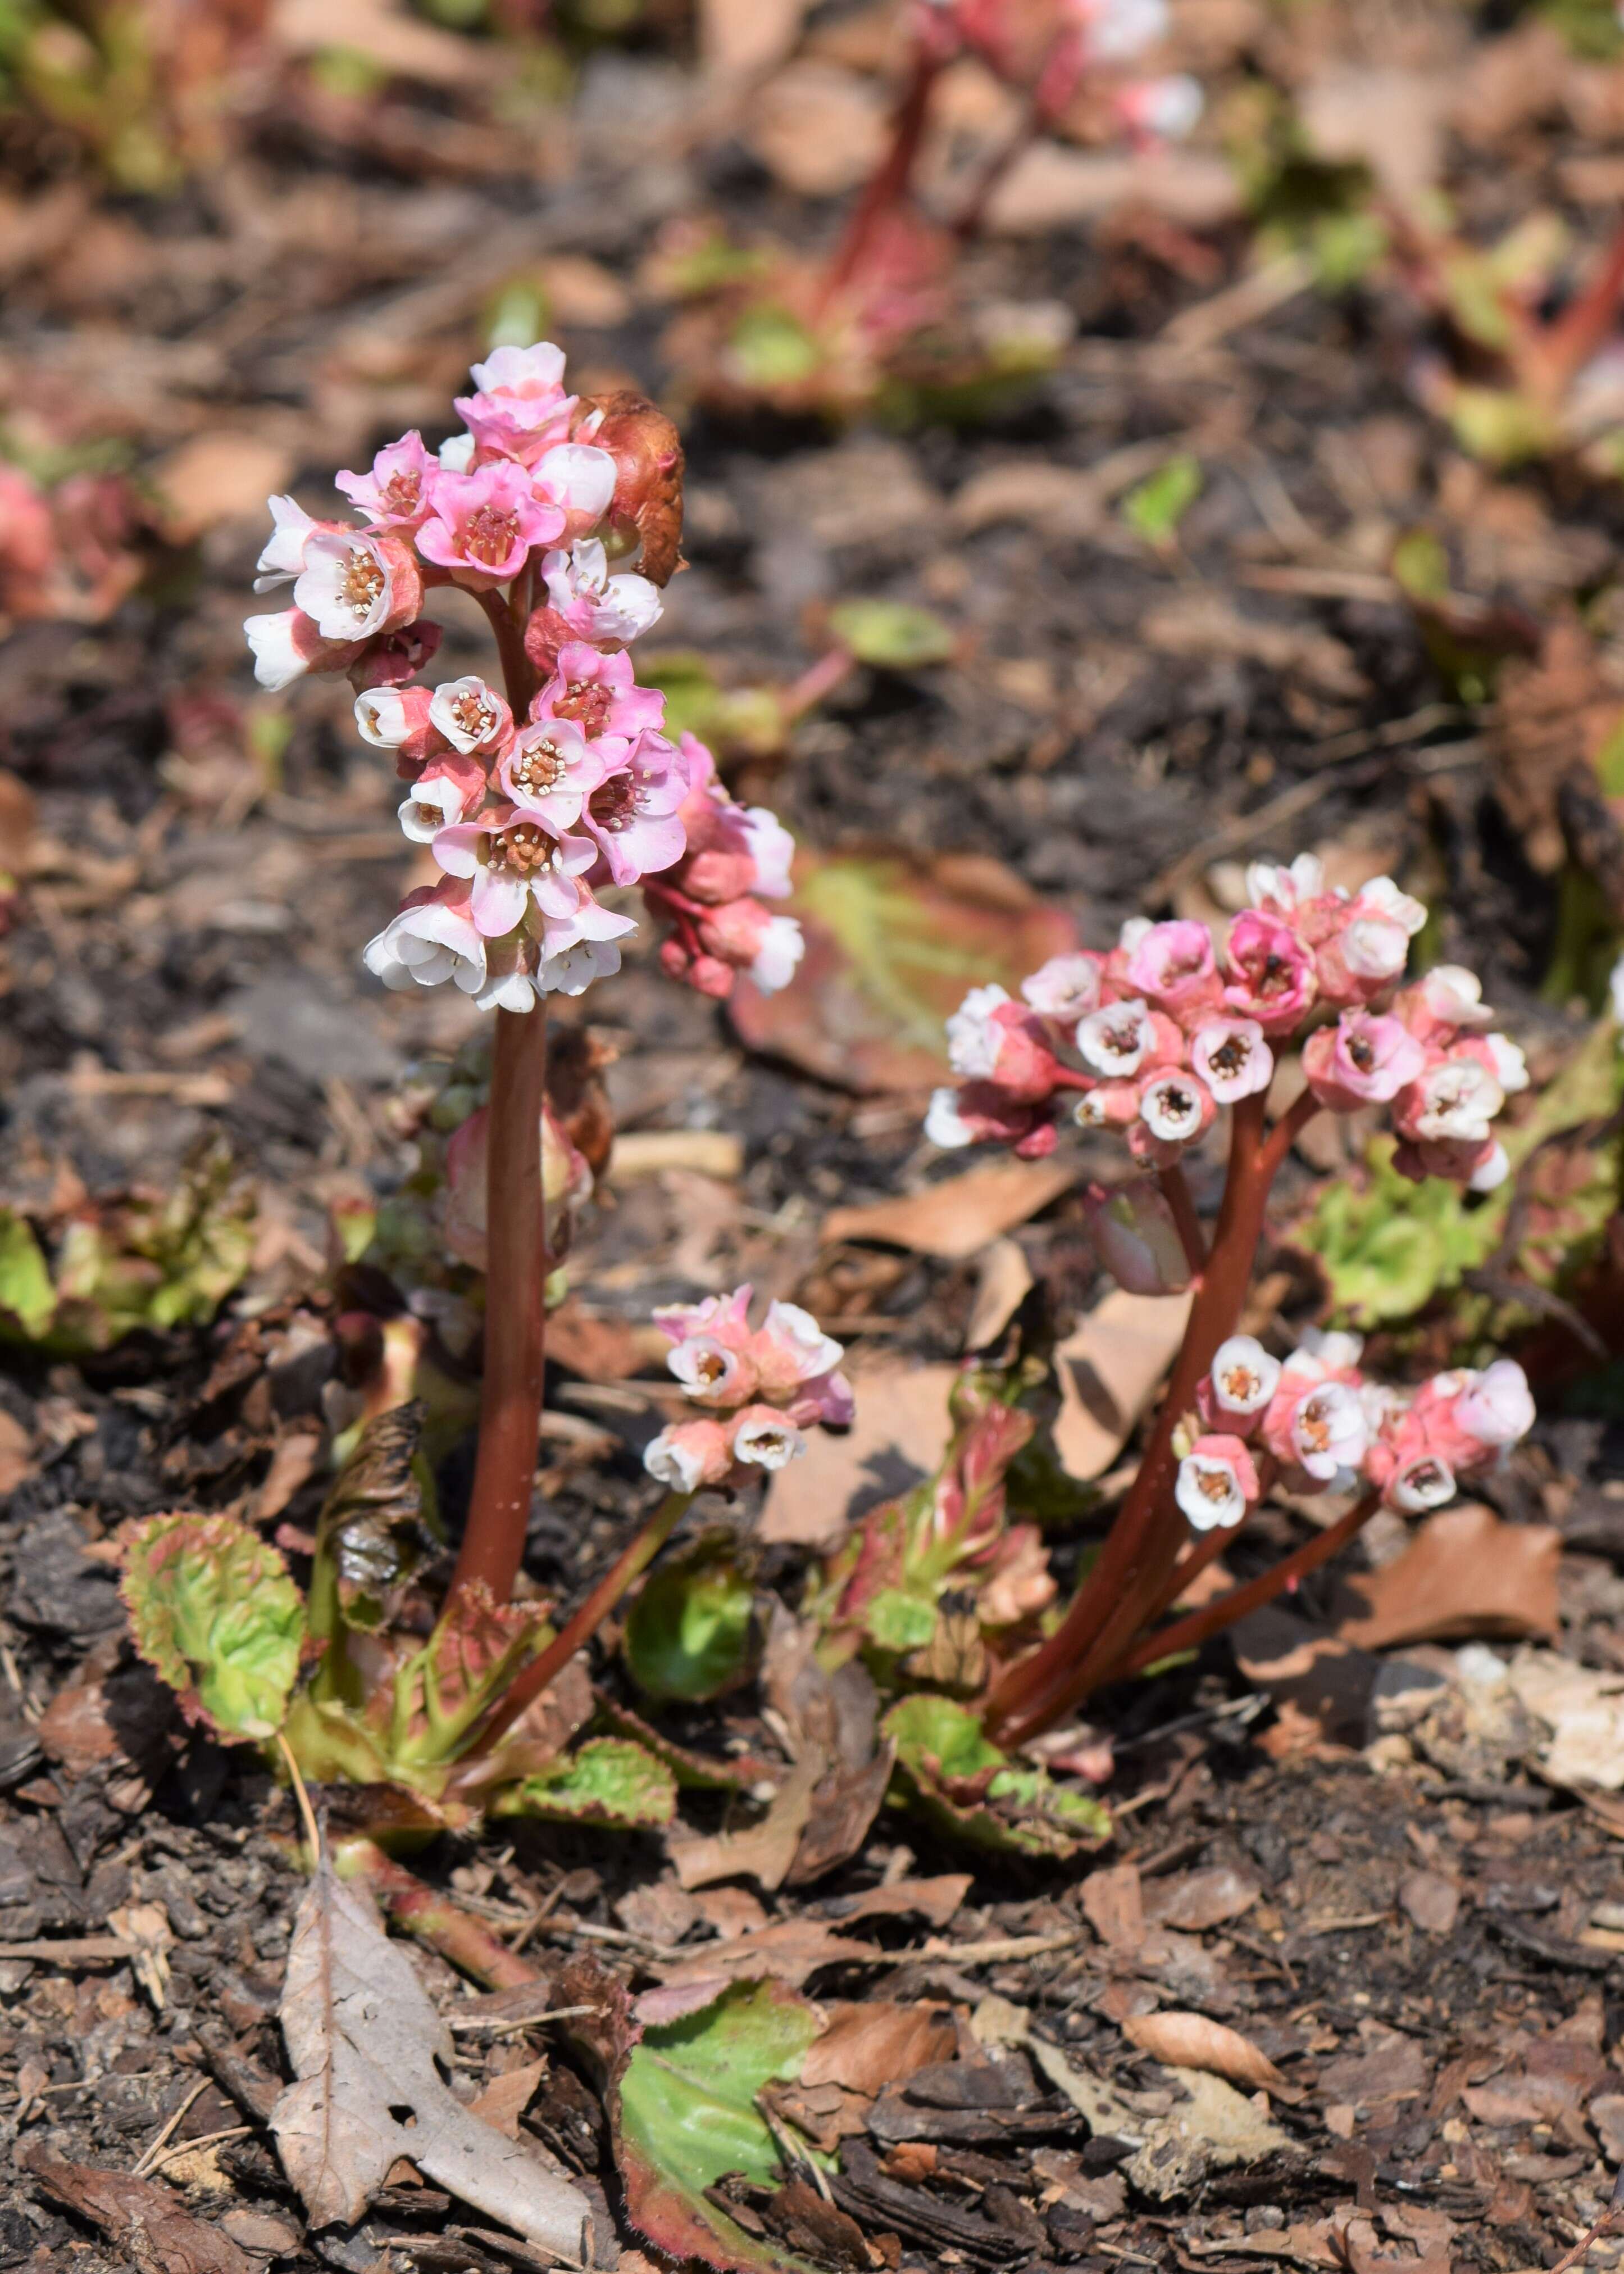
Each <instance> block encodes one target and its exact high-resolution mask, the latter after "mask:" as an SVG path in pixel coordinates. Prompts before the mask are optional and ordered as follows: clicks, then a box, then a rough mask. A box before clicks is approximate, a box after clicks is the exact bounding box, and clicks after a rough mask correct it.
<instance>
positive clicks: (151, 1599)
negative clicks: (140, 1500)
mask: <svg viewBox="0 0 1624 2274" xmlns="http://www.w3.org/2000/svg"><path fill="white" fill-rule="evenodd" d="M123 1537H124V1542H125V1558H124V1579H123V1582H122V1585H121V1586H120V1590H119V1592H120V1593H121V1594H122V1595H123V1597H124V1607H125V1608H126V1609H127V1610H128V1612H129V1614H130V1624H131V1629H132V1633H133V1636H134V1639H135V1646H136V1648H137V1650H138V1651H139V1653H140V1654H141V1656H142V1657H143V1658H144V1659H146V1660H147V1663H148V1665H150V1666H152V1667H154V1668H156V1670H157V1672H158V1673H159V1675H161V1676H162V1679H163V1680H164V1681H165V1682H167V1683H169V1687H170V1689H171V1690H174V1691H175V1692H176V1693H177V1696H178V1697H179V1698H180V1702H181V1708H182V1711H183V1712H184V1713H186V1714H187V1715H188V1717H189V1718H191V1719H192V1720H194V1721H207V1722H208V1723H209V1724H210V1725H211V1727H212V1728H214V1730H215V1731H216V1733H217V1734H218V1735H219V1736H222V1737H224V1738H226V1739H227V1740H228V1741H245V1740H248V1739H252V1738H262V1737H268V1736H273V1735H274V1733H275V1731H276V1730H277V1729H278V1728H281V1726H282V1720H283V1717H284V1715H285V1714H286V1713H287V1710H288V1698H289V1692H290V1691H291V1690H292V1688H293V1684H294V1681H295V1679H296V1677H297V1674H298V1669H299V1653H300V1650H301V1648H302V1646H303V1644H304V1640H305V1604H304V1600H303V1598H302V1597H301V1596H300V1594H299V1591H298V1589H297V1587H296V1586H295V1585H294V1584H293V1582H292V1580H291V1579H290V1578H289V1577H288V1567H287V1565H286V1564H285V1563H284V1562H283V1561H282V1557H281V1555H279V1554H278V1553H277V1551H276V1549H275V1548H274V1547H271V1546H270V1545H269V1544H268V1542H267V1541H266V1540H261V1539H260V1538H259V1534H258V1532H251V1531H250V1530H249V1529H248V1527H247V1525H244V1524H239V1523H238V1522H237V1518H236V1517H232V1516H188V1515H184V1514H177V1515H173V1516H154V1517H147V1519H146V1521H145V1522H142V1523H139V1524H135V1525H130V1526H127V1527H126V1528H125V1531H124V1534H123Z"/></svg>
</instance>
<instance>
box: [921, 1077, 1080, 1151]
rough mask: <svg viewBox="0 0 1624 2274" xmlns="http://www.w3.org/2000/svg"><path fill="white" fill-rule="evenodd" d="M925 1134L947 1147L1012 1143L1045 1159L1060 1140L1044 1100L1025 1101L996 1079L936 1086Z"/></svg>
mask: <svg viewBox="0 0 1624 2274" xmlns="http://www.w3.org/2000/svg"><path fill="white" fill-rule="evenodd" d="M925 1134H926V1136H927V1137H928V1138H929V1140H930V1141H931V1143H932V1144H933V1145H939V1146H941V1148H943V1150H944V1152H951V1151H953V1150H955V1149H956V1148H958V1147H959V1146H961V1145H994V1144H1003V1145H1011V1146H1013V1147H1014V1148H1015V1150H1016V1152H1017V1153H1018V1154H1019V1156H1021V1158H1022V1159H1023V1160H1027V1161H1036V1160H1041V1159H1043V1158H1044V1157H1045V1156H1047V1155H1048V1154H1050V1153H1052V1152H1053V1151H1054V1149H1055V1147H1056V1143H1057V1142H1058V1141H1059V1133H1058V1132H1057V1131H1056V1127H1055V1126H1054V1123H1053V1122H1052V1121H1051V1120H1050V1119H1049V1116H1048V1113H1047V1111H1046V1109H1045V1107H1044V1106H1041V1105H1021V1104H1019V1103H1017V1101H1016V1100H1015V1099H1014V1098H1012V1097H1011V1096H1010V1094H1009V1092H1008V1091H1007V1090H1005V1089H1000V1088H999V1087H998V1085H997V1084H996V1082H991V1081H970V1082H966V1084H965V1086H964V1088H962V1089H937V1090H933V1091H932V1093H931V1098H930V1110H929V1112H928V1113H927V1114H926V1116H925Z"/></svg>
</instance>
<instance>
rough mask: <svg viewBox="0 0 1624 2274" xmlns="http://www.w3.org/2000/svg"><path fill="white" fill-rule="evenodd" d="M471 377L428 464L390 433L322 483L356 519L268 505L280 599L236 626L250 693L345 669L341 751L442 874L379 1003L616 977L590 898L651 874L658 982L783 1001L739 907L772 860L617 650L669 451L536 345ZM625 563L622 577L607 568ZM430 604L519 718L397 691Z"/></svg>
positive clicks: (629, 927)
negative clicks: (453, 623) (584, 389)
mask: <svg viewBox="0 0 1624 2274" xmlns="http://www.w3.org/2000/svg"><path fill="white" fill-rule="evenodd" d="M472 376H473V381H474V386H475V388H476V390H477V391H476V392H475V393H474V394H472V395H464V396H460V397H458V399H457V403H456V408H457V410H459V411H460V412H461V414H462V418H463V419H464V420H465V422H466V431H465V432H464V433H461V434H458V435H456V436H455V437H454V438H453V440H450V441H449V442H447V443H446V444H445V445H444V446H443V447H442V448H440V450H439V451H438V452H434V451H432V450H430V449H429V448H427V446H426V445H425V442H424V440H423V439H422V437H421V435H419V434H417V433H410V434H408V435H405V436H404V437H403V438H402V440H400V441H398V442H392V443H390V444H389V445H388V446H387V448H384V449H382V450H380V452H379V453H378V455H377V456H376V457H375V458H374V460H373V461H372V465H371V467H370V468H369V469H368V470H367V471H365V473H358V474H357V473H342V474H340V475H339V476H338V478H337V486H338V487H339V489H340V490H341V491H342V493H344V495H345V496H346V497H347V498H349V500H350V503H351V504H352V505H353V506H354V507H355V508H356V509H357V512H358V513H359V514H360V515H361V516H363V521H362V523H361V524H359V525H357V523H354V522H348V521H337V520H333V521H318V520H315V519H313V518H312V516H310V515H309V514H307V513H306V512H305V510H304V509H303V508H302V507H300V506H298V505H297V504H296V503H295V502H294V501H293V500H292V499H291V498H283V497H279V498H273V499H272V500H271V516H272V521H273V524H274V527H273V532H272V536H271V538H270V541H269V542H268V544H267V546H266V547H265V550H264V552H263V553H261V555H260V558H259V579H258V589H259V590H261V591H266V590H269V589H270V588H272V587H274V586H275V585H279V584H289V583H291V584H292V588H293V591H292V599H293V605H292V606H291V607H290V608H288V609H285V610H282V612H280V613H278V614H265V615H257V616H251V617H250V618H249V619H248V621H247V624H246V627H245V629H246V631H247V635H248V640H249V644H250V646H251V647H252V650H253V653H254V659H255V669H256V675H257V676H258V678H259V681H260V683H261V685H263V686H266V687H268V688H282V687H286V686H288V685H289V684H290V683H291V682H292V681H294V680H296V679H297V678H299V677H300V676H302V675H303V674H305V673H306V672H312V671H314V672H327V673H341V674H347V675H348V676H349V678H350V681H351V683H352V685H353V686H354V687H355V689H356V720H357V726H358V727H359V729H360V732H361V734H362V736H363V738H364V740H365V741H366V742H369V743H371V744H372V745H373V746H374V747H375V748H377V749H385V750H388V751H391V752H392V753H393V754H394V756H395V764H396V769H397V772H399V774H400V775H401V777H402V780H404V781H405V782H406V783H407V784H408V785H409V786H410V787H409V790H408V794H407V796H406V799H405V802H403V803H402V807H401V809H400V811H401V824H402V828H403V830H404V832H405V833H406V835H407V837H408V838H409V839H410V840H413V841H414V842H416V843H418V844H422V845H425V846H426V847H428V848H429V851H430V853H431V855H432V859H433V862H434V864H435V867H436V868H437V869H438V870H440V878H439V881H438V882H437V883H435V884H432V885H423V886H421V887H419V888H418V889H417V891H415V892H410V893H409V894H408V895H407V898H406V899H405V900H404V901H403V902H402V906H401V907H400V909H399V911H398V912H397V914H396V915H395V918H394V920H393V921H392V922H390V923H389V924H388V925H387V927H386V928H385V929H384V930H383V931H381V932H380V933H379V935H378V936H377V937H376V938H375V939H373V940H372V941H371V942H370V943H369V945H368V946H367V949H366V952H365V956H366V962H367V965H368V967H369V968H371V969H372V971H373V972H375V973H376V974H377V975H378V976H379V977H380V978H381V979H382V980H383V982H384V983H385V985H386V986H388V987H394V988H405V987H410V986H412V985H417V986H435V985H438V984H440V983H442V982H444V981H447V980H449V981H451V982H452V983H454V984H455V986H457V987H459V988H461V989H462V990H463V992H464V993H466V994H469V995H471V996H472V997H473V998H474V999H475V1000H476V1002H477V1004H478V1005H479V1006H480V1007H481V1008H482V1009H492V1008H500V1009H503V1010H508V1011H528V1010H529V1009H530V1007H531V1006H532V1005H533V1004H534V1002H535V1001H536V999H537V998H538V996H540V995H545V994H547V993H550V992H553V991H558V992H560V993H564V994H570V995H575V994H579V993H581V992H582V990H583V989H584V988H586V987H587V986H588V985H590V983H591V982H592V981H593V980H594V979H595V978H598V977H600V976H602V975H605V974H606V973H610V972H613V971H615V970H617V969H618V968H619V966H620V941H621V940H622V939H623V938H624V937H626V936H627V934H628V933H629V932H631V931H633V930H635V920H634V919H633V917H631V916H630V915H627V914H626V913H625V912H624V910H623V909H622V908H620V907H616V906H613V905H612V904H611V903H610V901H609V900H605V898H604V897H602V896H603V895H604V894H605V892H606V891H609V890H611V889H623V888H626V887H628V886H634V885H643V886H644V887H645V890H647V891H648V892H655V890H656V888H655V886H654V885H651V884H650V882H649V880H650V879H652V878H656V877H658V878H659V879H660V880H661V881H660V883H659V885H658V900H657V905H658V909H659V911H660V913H661V914H662V915H665V916H668V917H669V918H670V919H671V920H672V921H673V922H674V924H675V926H676V934H675V937H673V939H672V940H671V941H669V942H667V944H666V953H665V959H664V960H665V963H666V966H667V968H669V969H670V970H671V971H672V972H673V974H674V975H676V976H678V977H680V978H684V979H686V980H688V982H689V983H691V984H693V985H695V986H696V987H699V988H701V989H702V990H703V991H704V992H706V993H708V994H711V995H718V996H720V995H726V993H727V992H728V991H729V990H730V989H731V987H732V985H733V979H734V976H735V975H736V974H737V973H738V972H740V971H748V973H749V974H750V975H751V976H752V978H753V979H754V980H755V981H756V984H757V985H758V986H761V987H763V988H766V989H771V988H773V987H775V986H781V985H782V984H783V983H785V981H786V980H787V979H788V977H789V976H790V975H791V974H792V973H793V969H794V968H795V964H796V961H797V960H798V958H799V955H800V952H801V934H800V930H799V928H798V926H797V925H796V924H795V922H794V921H793V918H790V917H787V916H781V915H779V916H773V915H769V914H768V913H767V911H766V910H765V909H763V907H761V905H760V902H759V900H757V899H756V897H755V895H756V894H759V893H766V894H768V895H770V896H771V895H775V894H776V895H778V896H782V895H783V894H784V893H786V892H788V890H789V858H790V855H791V853H792V851H793V846H792V845H791V842H790V840H789V838H788V836H787V834H786V832H785V831H784V830H783V829H782V828H781V827H780V826H779V825H778V822H777V821H776V820H775V819H774V818H773V817H772V816H771V814H769V813H766V812H763V811H762V810H760V809H744V808H741V807H739V806H737V805H735V804H734V803H733V800H732V799H731V798H730V797H729V796H728V794H727V793H726V790H725V789H723V787H721V785H720V783H719V782H718V779H717V778H716V768H715V764H714V763H713V761H712V759H711V754H710V752H709V751H708V750H707V749H705V748H704V746H703V743H701V742H697V741H696V740H695V738H694V737H693V736H692V735H685V736H684V737H683V738H682V742H681V743H680V746H679V745H677V744H676V743H674V742H672V741H671V740H670V739H669V738H668V737H667V735H666V734H665V732H664V731H663V730H664V726H665V698H664V697H663V696H661V695H660V694H659V693H658V690H655V689H649V688H643V687H639V686H638V685H637V684H636V681H635V676H634V674H633V669H632V665H631V660H630V659H629V657H628V655H627V654H626V653H625V649H626V647H627V646H628V644H629V642H631V641H632V640H634V639H635V638H636V637H637V636H638V635H639V634H640V633H642V632H644V631H646V630H647V629H649V627H650V625H651V624H652V623H654V622H655V621H656V620H657V619H658V615H659V614H660V606H661V602H660V595H659V589H658V586H659V584H662V583H664V582H665V579H666V578H667V577H669V576H670V575H671V574H672V572H673V569H675V568H676V567H677V566H678V565H680V564H679V555H678V543H679V538H680V469H681V452H680V446H679V445H678V443H677V440H676V437H675V433H674V430H673V429H672V428H671V426H670V425H669V422H668V421H667V420H665V418H664V417H663V416H662V415H661V414H660V413H659V412H658V411H657V410H655V409H654V408H653V407H652V405H650V404H648V403H642V402H641V401H640V400H639V399H638V398H636V397H633V396H626V395H611V396H607V397H605V398H603V399H601V400H599V401H596V402H594V401H590V400H587V399H585V398H583V397H580V396H577V395H569V394H567V393H566V392H565V386H564V358H563V355H562V353H561V351H560V350H559V349H557V348H555V347H553V346H551V345H547V344H545V343H544V344H541V345H538V346H535V347H530V348H512V347H504V348H499V349H497V350H495V352H494V353H493V354H492V356H491V357H490V358H489V359H488V360H487V361H486V362H485V363H483V364H476V365H474V367H473V373H472ZM634 554H635V556H636V558H637V559H638V561H639V562H640V564H641V567H640V569H617V568H614V567H613V566H612V563H613V562H614V561H619V560H622V559H629V558H631V557H632V556H633V555H634ZM644 571H646V572H648V573H643V572H644ZM441 584H455V585H458V586H460V587H462V589H463V590H464V591H470V592H471V593H473V594H475V595H476V596H477V598H478V599H480V602H481V605H482V606H484V607H485V611H486V613H487V614H489V615H490V616H491V618H492V623H493V624H494V625H495V627H496V629H497V632H498V637H499V640H500V639H501V638H502V636H503V635H504V634H506V635H507V636H508V647H507V649H505V651H504V667H505V668H507V666H508V663H509V660H510V655H511V652H512V651H516V650H517V649H519V648H522V651H523V660H521V661H520V662H519V663H518V666H517V669H518V672H519V674H520V676H521V677H523V676H524V674H526V673H528V674H530V685H531V686H532V687H533V688H534V692H533V694H531V695H530V699H529V701H528V704H526V705H525V707H524V715H523V717H520V718H515V715H514V711H513V709H512V708H511V707H510V705H509V702H508V699H507V697H504V696H503V695H501V694H500V693H498V691H497V690H496V689H494V688H493V687H491V686H488V685H487V684H486V682H485V681H484V680H483V679H481V678H479V677H477V676H473V675H470V676H466V677H463V678H460V679H455V680H451V681H446V682H443V683H442V684H441V685H440V686H438V687H433V688H431V687H427V686H424V685H419V684H417V682H416V674H417V672H419V671H420V670H421V669H422V668H423V667H424V666H425V665H426V664H427V663H428V662H429V661H430V660H431V659H432V656H433V655H434V653H435V651H436V650H437V649H438V647H439V644H440V627H439V626H438V625H437V624H435V623H432V622H431V621H425V619H424V618H423V615H422V608H423V604H424V598H425V593H426V592H427V591H429V590H431V589H432V587H434V586H436V585H441ZM508 682H509V690H510V692H512V689H513V684H514V681H513V674H512V672H511V671H509V673H508ZM522 700H523V697H522V696H520V695H518V694H515V696H514V701H515V703H519V702H521V701H522Z"/></svg>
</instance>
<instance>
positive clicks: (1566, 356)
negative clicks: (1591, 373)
mask: <svg viewBox="0 0 1624 2274" xmlns="http://www.w3.org/2000/svg"><path fill="white" fill-rule="evenodd" d="M1621 296H1624V228H1621V229H1620V230H1619V233H1618V235H1617V236H1616V237H1614V238H1613V243H1612V244H1611V245H1609V246H1608V248H1607V251H1606V252H1605V255H1604V256H1603V259H1602V261H1601V265H1600V267H1598V269H1597V271H1596V273H1595V275H1593V276H1592V277H1591V278H1590V281H1589V282H1588V283H1587V284H1586V285H1585V286H1584V288H1583V290H1582V291H1580V292H1579V293H1577V294H1576V295H1575V297H1574V298H1573V299H1572V300H1570V301H1569V302H1568V305H1567V307H1566V308H1564V309H1563V311H1562V312H1561V314H1560V316H1559V317H1558V318H1557V319H1556V320H1555V322H1554V323H1551V324H1546V325H1545V326H1544V327H1543V328H1541V329H1540V330H1538V331H1537V332H1536V334H1535V335H1534V339H1533V342H1532V343H1531V344H1530V346H1529V347H1528V348H1527V349H1526V350H1525V351H1524V359H1525V361H1526V363H1527V365H1528V366H1529V370H1528V376H1529V378H1530V380H1531V381H1532V383H1533V385H1534V386H1535V388H1537V389H1538V392H1539V393H1540V394H1541V395H1543V396H1544V398H1545V401H1546V402H1547V403H1551V404H1555V403H1560V401H1561V398H1562V396H1563V395H1565V394H1566V393H1567V392H1568V388H1569V387H1571V386H1572V384H1573V382H1574V380H1575V378H1576V377H1577V376H1578V374H1579V373H1580V372H1581V371H1582V370H1583V368H1584V366H1585V365H1586V364H1587V363H1589V361H1590V358H1591V357H1592V356H1593V355H1595V354H1596V352H1597V351H1598V349H1599V348H1600V347H1601V345H1602V343H1603V342H1604V341H1605V339H1606V337H1607V335H1608V333H1609V332H1610V331H1611V330H1612V329H1613V323H1614V321H1615V320H1616V318H1617V315H1618V308H1619V301H1620V297H1621Z"/></svg>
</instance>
